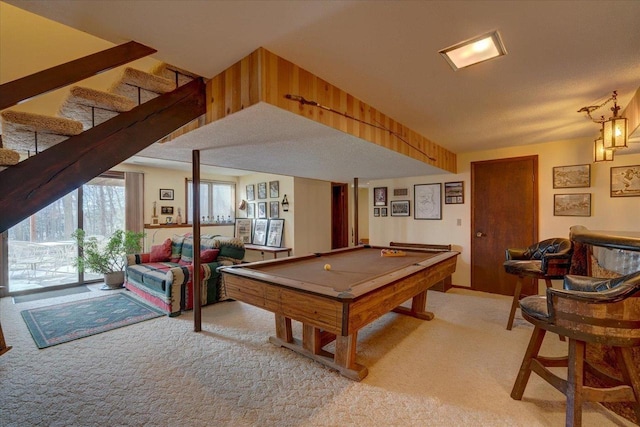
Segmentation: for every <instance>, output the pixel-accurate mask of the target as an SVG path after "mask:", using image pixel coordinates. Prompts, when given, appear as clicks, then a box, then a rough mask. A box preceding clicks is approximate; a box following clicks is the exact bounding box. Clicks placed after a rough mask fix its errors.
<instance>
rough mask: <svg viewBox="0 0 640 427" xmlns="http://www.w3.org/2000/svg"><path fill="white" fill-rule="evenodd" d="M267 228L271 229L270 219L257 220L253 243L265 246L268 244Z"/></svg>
mask: <svg viewBox="0 0 640 427" xmlns="http://www.w3.org/2000/svg"><path fill="white" fill-rule="evenodd" d="M267 228H269V220H268V219H256V220H255V221H254V224H253V240H252V241H251V243H253V244H254V245H262V246H264V244H265V243H267Z"/></svg>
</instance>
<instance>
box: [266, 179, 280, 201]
mask: <svg viewBox="0 0 640 427" xmlns="http://www.w3.org/2000/svg"><path fill="white" fill-rule="evenodd" d="M269 197H270V198H272V199H277V198H278V197H280V181H269Z"/></svg>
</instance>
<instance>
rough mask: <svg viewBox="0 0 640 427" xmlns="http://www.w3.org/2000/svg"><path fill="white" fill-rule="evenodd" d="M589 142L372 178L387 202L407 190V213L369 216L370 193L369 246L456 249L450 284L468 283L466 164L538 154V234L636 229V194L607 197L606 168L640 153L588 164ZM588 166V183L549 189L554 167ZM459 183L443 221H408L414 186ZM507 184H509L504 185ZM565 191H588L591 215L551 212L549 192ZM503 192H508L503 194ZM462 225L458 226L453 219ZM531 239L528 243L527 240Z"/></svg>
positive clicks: (467, 156) (464, 157)
mask: <svg viewBox="0 0 640 427" xmlns="http://www.w3.org/2000/svg"><path fill="white" fill-rule="evenodd" d="M592 150H593V141H592V140H584V139H582V140H570V141H558V142H551V143H546V144H535V145H527V146H520V147H509V148H503V149H496V150H487V151H478V152H471V153H462V154H459V155H458V171H459V173H457V174H449V173H444V174H441V175H429V176H423V177H414V178H403V179H393V180H378V181H372V182H371V184H370V188H373V187H385V186H386V187H388V194H389V200H406V199H407V198H405V197H393V188H409V197H408V199H409V200H411V217H409V218H405V217H391V216H389V217H386V218H380V217H375V218H374V217H373V209H372V208H371V207H372V205H373V200H372V197H373V196H372V195H370V196H369V221H370V227H369V230H370V236H369V237H370V240H371V243H372V244H376V245H378V244H379V245H382V244H388V243H389V242H390V241H393V240H395V241H404V242H421V243H437V244H452V245H453V248H454V249H455V250H458V251H460V252H461V254H460V256H459V257H458V265H457V270H456V273H455V274H454V275H453V278H452V281H453V284H455V285H458V286H471V271H470V269H471V268H470V261H471V253H470V251H471V234H472V230H471V228H470V227H471V200H470V185H471V162H476V161H483V160H492V159H500V158H509V157H520V156H529V155H538V178H539V182H538V191H539V218H540V220H539V228H538V229H539V238H540V240H542V239H546V238H550V237H562V236H567V237H568V235H569V227H571V226H572V225H584V226H585V227H587V228H589V229H591V230H610V231H639V230H640V220H638V218H639V216H638V211H639V210H640V198H638V197H616V198H612V197H610V196H609V185H610V168H611V167H612V166H625V165H639V164H640V154H628V155H617V156H616V158H615V161H614V162H607V163H597V164H593V163H592V156H593V154H592ZM587 163H588V164H591V187H590V188H572V189H571V188H569V189H554V188H553V182H552V179H553V175H552V169H553V167H554V166H566V165H577V164H587ZM449 181H464V185H465V189H464V190H465V203H464V204H463V205H447V204H444V201H443V204H442V220H414V219H413V185H414V184H429V183H436V182H438V183H444V182H449ZM505 187H506V188H508V184H507V185H506V186H505ZM565 193H591V216H590V217H564V216H554V215H553V195H554V194H565ZM505 196H508V194H507V195H505ZM458 219H460V220H461V225H457V220H458ZM532 243H533V242H532Z"/></svg>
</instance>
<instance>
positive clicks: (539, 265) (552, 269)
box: [503, 238, 573, 331]
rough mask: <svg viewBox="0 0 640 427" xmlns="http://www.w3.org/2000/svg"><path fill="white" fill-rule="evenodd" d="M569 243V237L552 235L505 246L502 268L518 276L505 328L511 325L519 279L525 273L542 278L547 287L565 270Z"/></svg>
mask: <svg viewBox="0 0 640 427" xmlns="http://www.w3.org/2000/svg"><path fill="white" fill-rule="evenodd" d="M572 253H573V244H572V243H571V240H569V239H563V238H553V239H546V240H543V241H541V242H539V243H536V244H534V245H531V246H529V247H528V248H523V249H507V250H506V261H505V262H504V264H503V265H504V270H505V271H506V272H507V273H509V274H515V275H517V276H518V281H517V282H516V288H515V290H514V293H513V301H512V303H511V311H510V313H509V320H508V322H507V330H509V331H510V330H511V328H512V327H513V319H514V317H515V315H516V308H518V302H519V300H520V294H521V292H522V281H523V280H524V278H525V277H527V278H531V279H534V280H535V281H536V283H537V281H538V280H539V279H544V281H545V283H546V285H547V289H548V288H551V287H552V284H551V280H560V279H562V278H564V276H565V275H566V274H569V267H570V266H571V255H572Z"/></svg>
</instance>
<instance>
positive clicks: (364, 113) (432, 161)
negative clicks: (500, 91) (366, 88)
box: [207, 48, 457, 173]
mask: <svg viewBox="0 0 640 427" xmlns="http://www.w3.org/2000/svg"><path fill="white" fill-rule="evenodd" d="M287 94H290V95H297V96H302V97H304V98H305V99H306V100H308V101H314V102H317V103H318V104H320V105H321V106H323V107H327V108H318V107H316V106H312V105H305V104H302V103H299V102H295V101H292V100H290V99H287V98H285V95H287ZM207 102H208V103H209V105H208V106H207V123H211V122H214V121H216V120H219V119H222V118H224V117H226V116H228V115H230V114H233V113H236V112H238V111H241V110H243V109H245V108H247V107H249V106H251V105H254V104H257V103H259V102H266V103H268V104H271V105H274V106H276V107H279V108H282V109H284V110H287V111H289V112H291V113H293V114H297V115H299V116H302V117H305V118H307V119H310V120H313V121H316V122H318V123H321V124H324V125H326V126H329V127H332V128H334V129H337V130H339V131H342V132H345V133H348V134H350V135H353V136H355V137H357V138H360V139H363V140H365V141H369V142H371V143H374V144H376V145H379V146H381V147H384V148H387V149H390V150H393V151H395V152H398V153H400V154H403V155H405V156H408V157H411V158H413V159H416V160H419V161H421V162H424V163H426V164H428V165H431V166H435V167H437V168H440V169H443V170H445V171H449V172H453V173H456V171H457V156H456V154H455V153H453V152H451V151H449V150H447V149H445V148H444V147H441V146H440V145H438V144H436V143H434V142H433V141H430V140H429V139H427V138H425V137H424V136H422V135H420V134H419V133H417V132H415V131H413V130H412V129H409V128H408V127H407V126H404V125H403V124H401V123H399V122H397V121H395V120H393V119H392V118H390V117H389V116H387V115H385V114H383V113H382V112H380V111H378V110H376V109H375V108H373V107H372V106H370V105H368V104H366V103H365V102H363V101H361V100H359V99H358V98H356V97H355V96H353V95H350V94H348V93H347V92H345V91H343V90H342V89H340V88H338V87H336V86H333V85H332V84H330V83H329V82H327V81H325V80H322V79H321V78H319V77H317V76H315V75H313V74H311V73H310V72H308V71H306V70H304V69H302V68H300V67H298V66H297V65H295V64H293V63H291V62H289V61H287V60H285V59H282V58H280V57H279V56H277V55H275V54H273V53H271V52H269V51H268V50H266V49H264V48H259V49H257V50H256V51H254V52H252V53H251V54H250V55H249V56H247V57H245V58H244V59H242V60H240V61H239V62H237V63H235V64H233V65H232V66H231V67H229V68H227V69H226V70H225V71H223V72H222V73H220V74H218V75H217V76H215V77H214V78H213V79H211V80H210V81H208V82H207ZM329 109H330V110H333V111H338V112H340V113H344V114H335V113H333V112H331V111H328V110H329ZM347 116H349V117H347ZM368 124H371V126H370V125H368Z"/></svg>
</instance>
